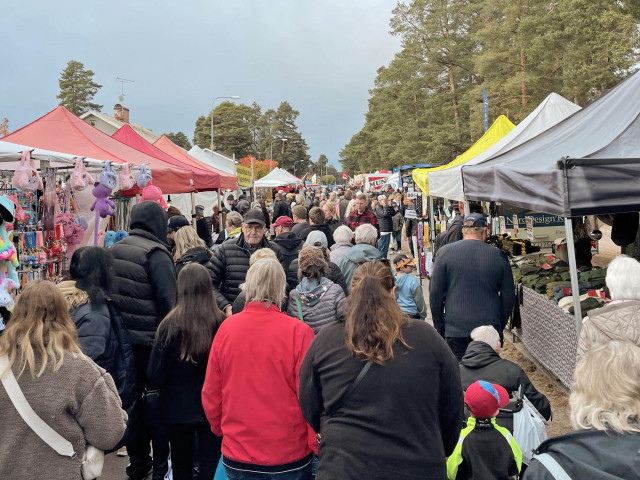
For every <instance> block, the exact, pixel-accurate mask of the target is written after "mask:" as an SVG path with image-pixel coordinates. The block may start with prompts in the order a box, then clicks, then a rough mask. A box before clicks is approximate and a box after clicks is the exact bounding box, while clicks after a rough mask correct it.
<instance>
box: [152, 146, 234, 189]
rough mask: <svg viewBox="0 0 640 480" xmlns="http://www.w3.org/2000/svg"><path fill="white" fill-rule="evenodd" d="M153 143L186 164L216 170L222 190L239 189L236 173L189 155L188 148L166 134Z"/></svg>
mask: <svg viewBox="0 0 640 480" xmlns="http://www.w3.org/2000/svg"><path fill="white" fill-rule="evenodd" d="M153 145H154V146H155V147H157V148H159V149H160V150H162V151H163V152H165V153H167V154H169V155H171V156H172V157H173V158H177V159H178V160H180V161H181V162H182V163H184V164H185V165H192V166H193V167H196V168H206V169H208V170H212V171H215V172H216V173H218V174H219V175H220V188H221V189H222V190H237V189H238V177H237V176H236V175H233V174H231V173H227V172H225V171H222V170H219V169H217V168H215V167H212V166H210V165H205V164H204V163H202V162H200V161H198V160H197V159H195V158H194V157H192V156H191V155H189V153H188V152H187V151H186V150H184V149H183V148H181V147H179V146H178V145H176V144H175V143H173V142H172V141H171V140H169V139H168V138H167V136H166V135H162V136H161V137H160V138H159V139H158V140H156V141H155V142H153Z"/></svg>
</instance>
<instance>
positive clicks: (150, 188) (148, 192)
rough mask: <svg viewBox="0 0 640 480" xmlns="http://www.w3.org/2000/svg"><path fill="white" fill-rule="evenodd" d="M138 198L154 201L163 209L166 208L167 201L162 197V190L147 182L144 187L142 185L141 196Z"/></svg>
mask: <svg viewBox="0 0 640 480" xmlns="http://www.w3.org/2000/svg"><path fill="white" fill-rule="evenodd" d="M140 200H141V201H145V200H150V201H152V202H156V203H157V204H159V205H160V206H161V207H162V208H163V209H164V210H166V209H167V208H168V207H167V202H165V201H164V198H162V190H160V188H159V187H156V186H155V185H151V184H149V185H147V186H146V187H144V188H143V189H142V196H141V197H140Z"/></svg>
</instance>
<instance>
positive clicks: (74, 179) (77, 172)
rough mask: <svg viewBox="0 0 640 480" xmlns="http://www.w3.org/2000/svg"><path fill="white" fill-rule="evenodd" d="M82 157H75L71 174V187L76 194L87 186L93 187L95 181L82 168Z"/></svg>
mask: <svg viewBox="0 0 640 480" xmlns="http://www.w3.org/2000/svg"><path fill="white" fill-rule="evenodd" d="M83 160H84V157H76V166H75V167H74V169H73V173H72V174H71V187H72V188H73V189H74V190H77V191H78V192H81V191H82V190H84V189H85V188H87V185H93V184H94V183H95V180H94V179H93V177H92V176H91V175H89V172H87V169H86V168H85V166H84V161H83Z"/></svg>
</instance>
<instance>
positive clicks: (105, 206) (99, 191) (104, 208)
mask: <svg viewBox="0 0 640 480" xmlns="http://www.w3.org/2000/svg"><path fill="white" fill-rule="evenodd" d="M91 193H93V196H94V197H96V201H95V202H93V205H91V211H92V212H93V211H95V212H96V222H95V226H94V236H93V242H94V243H93V244H94V245H98V227H99V225H100V218H106V217H107V216H112V217H113V216H114V215H115V212H114V211H113V209H114V208H115V207H116V204H115V203H113V202H112V201H111V200H109V195H111V189H110V188H108V187H105V186H104V185H102V184H101V183H100V182H96V184H95V185H94V186H93V190H92V191H91Z"/></svg>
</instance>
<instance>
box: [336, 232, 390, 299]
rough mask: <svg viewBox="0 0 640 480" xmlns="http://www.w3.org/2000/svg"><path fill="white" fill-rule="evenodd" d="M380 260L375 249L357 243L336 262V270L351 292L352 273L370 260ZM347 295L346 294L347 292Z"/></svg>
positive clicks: (365, 244)
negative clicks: (337, 269)
mask: <svg viewBox="0 0 640 480" xmlns="http://www.w3.org/2000/svg"><path fill="white" fill-rule="evenodd" d="M380 258H382V253H380V250H378V249H377V248H376V247H372V246H371V245H369V244H367V243H359V244H357V245H354V246H353V247H351V248H350V249H349V251H348V252H347V253H345V254H344V256H343V257H342V258H341V259H340V260H338V264H337V265H338V268H340V271H341V272H342V275H343V276H344V280H345V282H346V284H347V289H348V291H349V292H350V291H351V279H352V278H353V273H354V272H355V271H356V268H358V265H360V264H361V263H362V262H369V261H371V260H378V259H380ZM347 294H348V292H347Z"/></svg>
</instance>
